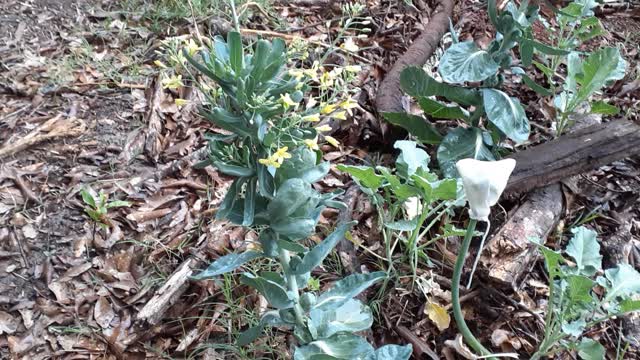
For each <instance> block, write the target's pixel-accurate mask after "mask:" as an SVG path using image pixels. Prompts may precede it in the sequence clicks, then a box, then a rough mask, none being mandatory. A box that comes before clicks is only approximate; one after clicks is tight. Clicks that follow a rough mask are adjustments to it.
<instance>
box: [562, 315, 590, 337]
mask: <svg viewBox="0 0 640 360" xmlns="http://www.w3.org/2000/svg"><path fill="white" fill-rule="evenodd" d="M586 327H587V322H586V321H585V320H584V319H578V320H575V321H571V322H565V323H563V324H562V332H563V333H565V334H567V335H571V336H573V337H579V336H580V335H582V332H584V330H585V328H586Z"/></svg>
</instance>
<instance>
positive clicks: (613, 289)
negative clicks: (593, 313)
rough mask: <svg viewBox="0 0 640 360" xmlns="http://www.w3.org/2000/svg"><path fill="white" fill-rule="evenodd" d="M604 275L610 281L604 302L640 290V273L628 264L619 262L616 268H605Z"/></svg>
mask: <svg viewBox="0 0 640 360" xmlns="http://www.w3.org/2000/svg"><path fill="white" fill-rule="evenodd" d="M604 275H605V277H606V278H607V280H609V283H610V287H609V288H607V295H606V296H605V300H604V301H605V302H606V301H611V300H613V299H615V298H617V297H627V296H630V295H632V294H634V293H638V292H640V273H638V271H637V270H636V269H634V268H633V267H632V266H631V265H629V264H620V265H618V267H616V268H613V269H607V270H605V272H604Z"/></svg>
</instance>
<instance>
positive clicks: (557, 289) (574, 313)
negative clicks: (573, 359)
mask: <svg viewBox="0 0 640 360" xmlns="http://www.w3.org/2000/svg"><path fill="white" fill-rule="evenodd" d="M572 232H573V238H572V239H571V240H570V241H569V243H568V244H567V247H566V248H565V251H564V253H565V254H566V255H568V257H569V258H570V259H571V260H567V258H566V257H565V256H563V255H562V254H561V253H559V252H556V251H553V250H551V249H549V248H547V247H545V246H543V245H538V246H539V248H540V250H541V251H542V254H543V256H544V259H545V264H546V268H547V271H548V272H549V280H550V283H549V301H548V308H547V314H546V319H545V334H544V339H543V340H542V342H541V344H540V346H539V350H538V351H537V352H536V353H535V354H534V355H533V357H532V359H540V358H542V357H543V356H545V355H549V354H552V353H555V352H557V351H560V350H563V349H569V350H576V351H577V353H578V356H579V357H580V358H581V359H585V360H586V359H604V354H605V348H604V347H603V346H602V345H601V344H600V343H598V342H597V341H596V340H593V339H589V338H586V337H583V334H584V332H585V331H586V330H588V329H589V328H591V327H593V326H595V325H597V324H599V323H601V322H603V321H606V320H609V319H612V318H615V317H617V316H621V315H623V314H625V313H628V312H632V311H638V310H640V301H639V300H637V298H634V296H637V295H638V293H640V273H638V271H636V270H635V269H634V268H633V267H632V266H630V265H628V264H620V265H618V266H617V267H615V268H612V269H606V270H604V276H602V275H600V274H602V273H603V270H602V256H601V255H600V245H599V244H598V241H597V234H596V233H595V232H594V231H593V230H589V229H587V228H585V227H578V228H575V229H573V230H572ZM578 340H579V341H578Z"/></svg>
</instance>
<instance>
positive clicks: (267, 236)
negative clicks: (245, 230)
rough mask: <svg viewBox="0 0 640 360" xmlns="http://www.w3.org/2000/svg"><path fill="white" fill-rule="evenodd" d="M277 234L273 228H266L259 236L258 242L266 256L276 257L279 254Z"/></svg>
mask: <svg viewBox="0 0 640 360" xmlns="http://www.w3.org/2000/svg"><path fill="white" fill-rule="evenodd" d="M276 237H277V235H276V234H275V232H274V231H273V229H269V228H267V229H264V230H262V232H261V233H260V236H258V242H260V246H262V251H263V252H264V255H265V256H268V257H276V256H278V242H277V241H276Z"/></svg>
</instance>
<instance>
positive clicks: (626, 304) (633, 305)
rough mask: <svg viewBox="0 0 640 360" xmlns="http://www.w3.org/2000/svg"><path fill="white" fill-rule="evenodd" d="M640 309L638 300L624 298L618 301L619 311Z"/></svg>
mask: <svg viewBox="0 0 640 360" xmlns="http://www.w3.org/2000/svg"><path fill="white" fill-rule="evenodd" d="M638 310H640V300H632V299H624V300H622V301H621V302H620V312H621V313H628V312H632V311H638Z"/></svg>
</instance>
